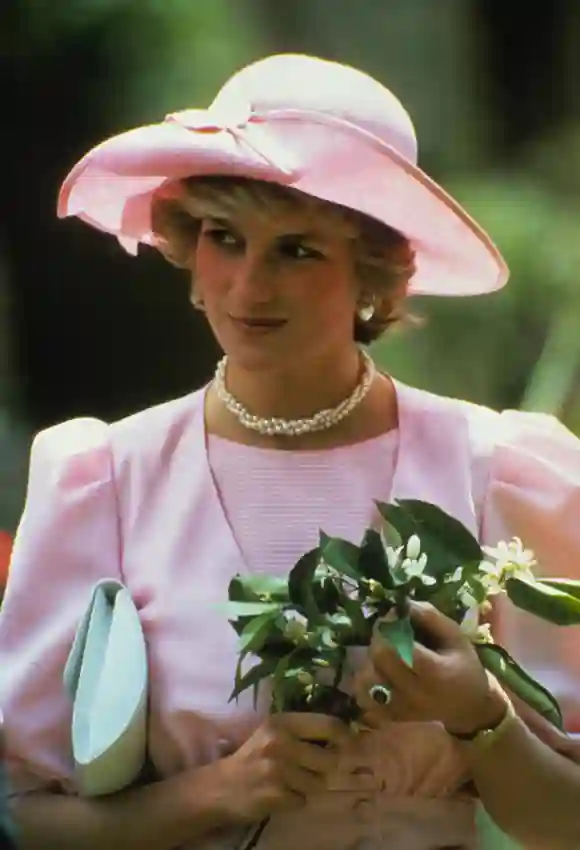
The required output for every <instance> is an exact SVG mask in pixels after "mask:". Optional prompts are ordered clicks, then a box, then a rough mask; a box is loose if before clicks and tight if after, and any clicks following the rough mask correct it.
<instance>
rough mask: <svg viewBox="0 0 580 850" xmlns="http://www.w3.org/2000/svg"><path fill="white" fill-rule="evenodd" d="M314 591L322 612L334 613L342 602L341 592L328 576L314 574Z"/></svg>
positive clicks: (317, 604)
mask: <svg viewBox="0 0 580 850" xmlns="http://www.w3.org/2000/svg"><path fill="white" fill-rule="evenodd" d="M312 593H313V595H314V601H315V604H316V607H317V608H318V610H319V611H320V612H321V613H322V614H334V612H335V611H336V610H337V608H338V606H339V604H340V592H339V590H338V587H337V586H336V584H335V582H334V581H333V580H332V579H331V578H329V577H328V576H322V577H320V578H319V577H317V576H316V575H315V576H314V579H313V583H312Z"/></svg>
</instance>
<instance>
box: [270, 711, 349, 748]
mask: <svg viewBox="0 0 580 850" xmlns="http://www.w3.org/2000/svg"><path fill="white" fill-rule="evenodd" d="M272 722H273V723H274V724H279V725H280V726H282V727H283V728H284V729H286V730H287V731H288V732H289V733H290V734H291V735H293V736H294V737H295V738H300V739H301V740H302V741H319V742H320V743H324V744H329V745H331V746H333V747H342V746H344V745H345V744H346V743H347V742H348V741H349V740H350V738H351V734H352V733H351V731H350V729H349V727H348V726H347V725H346V723H344V722H343V721H342V720H339V719H338V718H337V717H330V716H329V715H326V714H314V713H313V714H309V713H306V712H305V713H300V712H296V713H290V712H289V713H287V714H278V715H274V717H273V718H272Z"/></svg>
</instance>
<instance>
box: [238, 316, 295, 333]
mask: <svg viewBox="0 0 580 850" xmlns="http://www.w3.org/2000/svg"><path fill="white" fill-rule="evenodd" d="M232 318H233V320H234V322H236V323H237V324H238V325H242V327H245V328H255V329H256V330H259V329H263V330H274V329H275V328H281V327H282V326H283V325H285V324H286V319H273V318H259V319H258V318H250V317H245V316H244V317H232Z"/></svg>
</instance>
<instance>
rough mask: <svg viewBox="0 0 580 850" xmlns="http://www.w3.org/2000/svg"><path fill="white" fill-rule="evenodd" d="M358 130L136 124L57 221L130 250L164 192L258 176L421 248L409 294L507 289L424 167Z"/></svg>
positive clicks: (88, 175) (70, 192)
mask: <svg viewBox="0 0 580 850" xmlns="http://www.w3.org/2000/svg"><path fill="white" fill-rule="evenodd" d="M334 125H336V122H334ZM357 129H358V128H353V127H352V125H349V124H348V123H347V122H339V125H338V126H329V125H328V123H327V122H325V121H324V120H321V121H307V120H304V119H303V118H302V119H301V118H300V117H299V116H294V117H292V116H283V115H282V116H278V117H273V118H272V119H269V120H267V121H264V120H261V121H256V122H253V121H248V122H246V123H245V124H243V125H241V126H238V127H236V128H227V127H220V126H216V122H215V119H214V118H213V116H212V115H211V113H210V112H209V111H199V112H196V120H195V122H194V126H193V127H191V128H187V127H185V126H183V125H182V124H180V123H177V122H166V123H164V124H158V125H150V126H146V127H141V128H138V129H136V130H131V131H128V132H126V133H123V134H121V135H119V136H116V137H114V138H112V139H109V140H107V141H106V142H104V143H102V144H101V145H99V146H98V147H96V148H94V149H93V150H92V151H90V152H89V153H88V154H87V155H86V156H85V157H84V158H83V159H82V160H81V161H80V162H79V163H78V164H77V165H76V166H75V167H74V168H73V170H72V171H71V173H70V174H69V175H68V177H67V178H66V180H65V182H64V184H63V186H62V189H61V192H60V196H59V204H58V214H59V216H61V217H64V216H71V215H74V216H78V217H79V218H81V219H82V220H84V221H85V222H87V223H88V224H90V225H92V226H93V227H96V228H98V229H100V230H102V231H105V232H107V233H111V234H113V235H115V236H117V238H118V239H119V241H120V242H121V244H122V245H123V246H124V247H125V248H126V249H127V250H129V251H132V252H135V251H136V250H137V245H138V243H139V242H142V243H145V244H151V243H152V242H153V234H152V232H151V217H150V211H151V201H152V198H153V195H154V194H155V193H156V192H157V191H158V190H159V189H160V188H161V187H162V186H163V185H164V184H166V183H168V182H172V181H175V180H179V179H183V178H185V177H196V176H205V175H218V174H220V175H231V176H240V177H247V178H254V179H258V180H265V181H270V182H275V183H278V184H281V185H284V186H289V187H293V188H295V189H298V190H300V191H302V192H305V193H306V194H309V195H312V196H314V197H317V198H320V199H322V200H326V201H329V202H331V203H335V204H340V205H342V206H345V207H349V208H351V209H354V210H358V211H359V212H362V213H364V214H366V215H369V216H371V217H373V218H375V219H377V220H379V221H382V222H383V223H385V224H387V225H389V226H390V227H393V228H395V229H396V230H398V231H400V232H401V233H403V234H404V235H405V236H406V237H407V238H408V239H409V240H410V241H411V243H412V245H413V247H414V249H415V251H416V266H417V270H416V273H415V275H414V276H413V279H412V281H411V285H410V294H413V295H448V296H462V295H478V294H483V293H488V292H493V291H495V290H497V289H500V288H501V287H502V286H503V285H504V284H505V283H506V281H507V278H508V269H507V266H506V264H505V262H504V260H503V258H502V256H501V254H500V252H499V251H498V249H497V248H496V246H495V245H494V243H493V242H492V240H491V239H490V238H489V236H488V235H487V233H486V232H485V231H484V230H483V229H482V228H481V227H480V226H479V225H478V224H477V223H476V222H475V221H474V220H473V219H472V218H471V217H470V216H469V215H468V214H467V212H466V211H465V210H464V209H463V207H461V205H460V204H458V203H457V202H456V201H455V200H454V199H453V198H452V197H451V196H450V195H449V194H448V193H447V192H445V190H444V189H443V188H442V187H441V186H440V185H439V184H437V183H436V182H435V181H434V180H432V179H431V178H430V177H429V176H428V175H427V174H425V173H424V172H423V171H422V170H421V169H420V168H419V167H418V166H417V165H415V164H414V163H412V162H410V161H409V160H407V159H406V158H405V157H403V156H401V155H400V154H399V153H398V152H397V151H396V150H395V149H394V148H392V147H391V146H389V145H387V144H385V143H383V142H382V141H381V140H379V139H378V138H376V137H374V136H370V134H367V133H364V132H358V131H357ZM329 133H332V142H331V144H329Z"/></svg>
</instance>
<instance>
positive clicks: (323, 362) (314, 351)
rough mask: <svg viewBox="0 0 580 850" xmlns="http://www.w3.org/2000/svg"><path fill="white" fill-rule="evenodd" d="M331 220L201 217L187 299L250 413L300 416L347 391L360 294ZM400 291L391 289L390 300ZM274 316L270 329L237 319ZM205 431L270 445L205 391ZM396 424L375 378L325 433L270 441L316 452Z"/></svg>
mask: <svg viewBox="0 0 580 850" xmlns="http://www.w3.org/2000/svg"><path fill="white" fill-rule="evenodd" d="M336 230H337V228H336V223H335V222H332V221H329V220H327V219H326V218H318V219H313V217H312V216H311V215H307V214H305V213H302V212H300V211H296V212H293V213H287V214H284V215H280V216H276V217H271V218H265V217H264V216H263V215H262V214H258V213H255V212H254V213H252V212H251V211H248V213H247V214H246V215H244V218H243V220H241V219H239V218H235V217H233V218H231V219H229V220H225V221H224V220H220V221H215V220H211V219H208V220H205V221H203V222H202V226H201V233H200V236H199V239H198V242H197V248H196V251H195V255H194V258H193V273H194V278H195V291H196V297H197V298H199V299H201V301H202V302H203V305H204V310H205V313H206V316H207V319H208V321H209V323H210V325H211V328H212V330H213V332H214V334H215V336H216V339H217V341H218V342H219V344H220V345H221V347H222V349H223V350H224V351H225V352H226V353H227V355H228V357H229V362H228V370H227V385H228V389H229V390H230V392H232V393H233V394H234V395H235V397H236V398H237V399H239V400H240V401H241V402H242V403H243V404H244V405H245V406H246V407H247V408H248V409H249V410H251V411H252V413H255V414H257V415H259V416H266V417H268V416H281V417H285V418H299V417H304V416H309V415H312V414H313V413H315V412H316V411H318V410H320V409H321V408H326V407H334V406H335V405H337V404H338V403H339V402H340V401H342V400H343V399H344V398H346V397H347V396H348V395H349V394H350V393H351V392H352V390H353V389H354V387H355V386H356V384H357V381H358V380H359V376H360V355H359V352H358V347H357V345H356V344H355V342H354V340H353V322H354V316H355V312H356V309H357V304H358V302H359V299H360V298H361V295H362V293H361V288H360V284H359V282H358V280H357V278H356V275H355V270H354V251H353V244H352V241H351V240H349V239H348V238H345V237H344V236H342V235H340V234H337V232H336ZM400 297H403V293H398V294H396V296H395V298H394V300H396V299H397V298H400ZM244 319H249V320H260V319H266V320H280V323H281V324H280V327H277V328H271V329H270V330H269V331H265V332H262V331H259V330H256V329H255V328H248V327H247V325H245V324H244V323H243V321H239V320H244ZM206 418H207V426H208V430H210V431H212V432H214V433H218V434H220V435H222V436H226V437H230V438H232V439H235V440H238V441H239V442H252V443H255V444H257V445H268V446H270V447H271V446H272V444H273V440H272V438H265V439H264V438H260V437H259V436H256V435H255V434H253V433H252V432H249V431H247V429H245V428H243V426H241V425H240V424H239V423H238V422H237V420H236V418H235V417H233V416H232V415H231V414H230V413H228V411H227V410H225V408H224V407H223V405H222V404H221V402H219V400H218V399H216V397H215V394H214V393H213V391H212V390H211V389H210V391H209V393H208V399H207V407H206ZM395 424H396V402H395V397H394V391H393V388H392V385H391V382H390V381H389V380H388V379H387V378H385V377H382V376H379V377H377V379H376V380H375V382H374V384H373V387H372V389H371V391H370V392H369V394H368V396H367V398H366V399H365V401H364V402H363V404H362V405H360V407H359V408H357V409H356V410H355V412H354V413H353V414H352V416H350V417H348V418H347V419H346V420H344V421H343V423H341V424H340V425H339V426H338V427H337V428H334V429H332V430H331V431H327V432H321V433H320V434H317V435H307V436H305V437H303V438H300V439H295V438H293V439H292V440H291V441H288V439H282V440H278V441H277V444H278V447H279V448H311V447H312V448H321V447H331V446H333V445H340V444H344V443H349V442H355V441H357V440H362V439H366V438H368V437H371V436H376V435H378V434H379V433H381V432H383V431H385V430H389V429H390V428H392V427H394V425H395Z"/></svg>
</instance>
